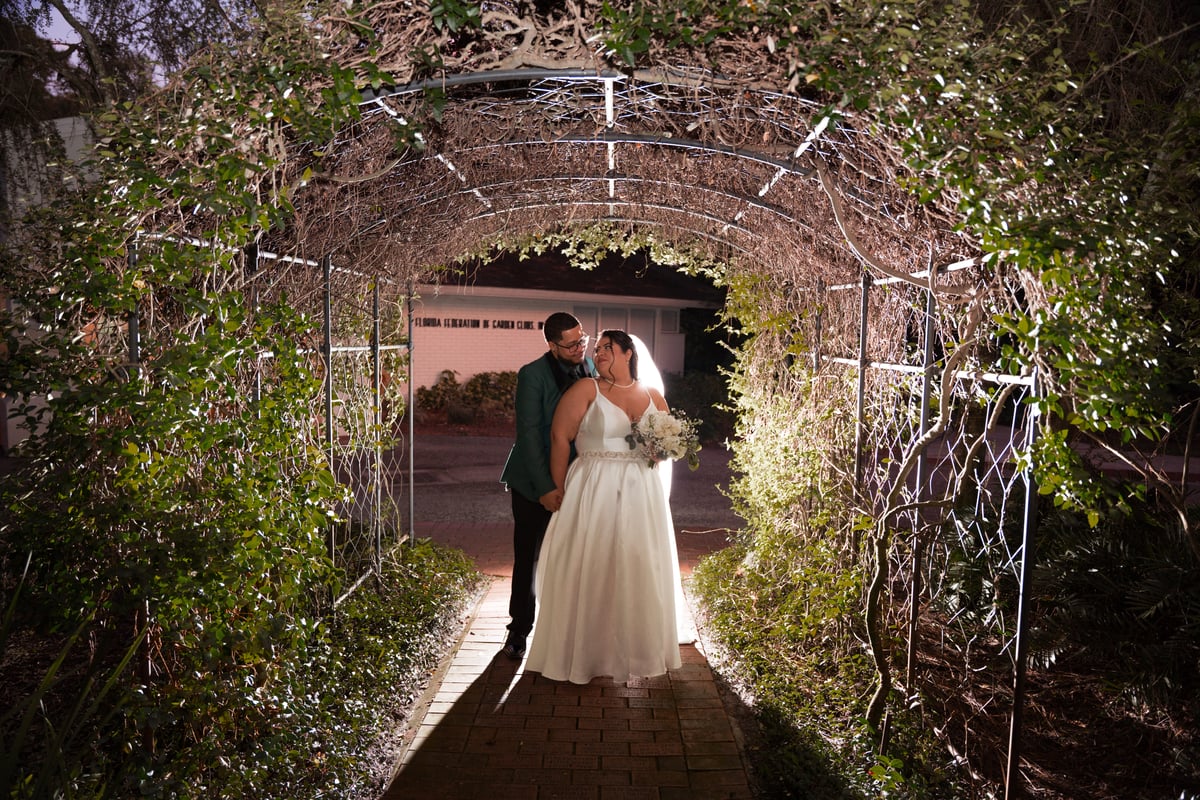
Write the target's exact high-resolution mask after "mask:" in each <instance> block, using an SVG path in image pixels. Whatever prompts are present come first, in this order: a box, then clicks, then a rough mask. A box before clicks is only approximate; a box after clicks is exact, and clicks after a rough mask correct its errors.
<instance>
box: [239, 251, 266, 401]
mask: <svg viewBox="0 0 1200 800" xmlns="http://www.w3.org/2000/svg"><path fill="white" fill-rule="evenodd" d="M244 258H245V259H246V261H245V264H244V267H243V271H244V273H245V275H246V280H249V281H252V283H251V284H250V311H251V313H253V314H254V315H255V316H257V315H258V299H259V298H258V242H251V243H250V244H249V245H247V246H246V250H245V255H244ZM262 360H263V354H262V353H255V354H254V388H253V390H252V400H253V401H254V405H255V406H257V405H258V404H259V402H260V401H261V400H262Z"/></svg>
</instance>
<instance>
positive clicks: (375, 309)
mask: <svg viewBox="0 0 1200 800" xmlns="http://www.w3.org/2000/svg"><path fill="white" fill-rule="evenodd" d="M379 346H380V342H379V280H378V279H376V281H375V286H374V290H373V291H372V293H371V374H372V380H373V382H374V385H373V387H372V389H373V391H372V394H373V396H374V398H375V399H374V418H375V437H374V441H375V453H374V459H375V464H374V473H375V474H374V475H373V476H372V485H373V486H374V490H373V492H372V496H373V502H374V504H375V513H374V514H373V515H372V516H373V518H374V519H373V522H372V527H374V529H375V531H374V533H375V559H374V561H375V574H377V575H378V574H379V573H380V571H381V570H382V568H383V487H382V486H381V485H380V484H381V482H382V480H383V376H382V374H381V373H382V370H383V364H382V362H381V360H380V357H379Z"/></svg>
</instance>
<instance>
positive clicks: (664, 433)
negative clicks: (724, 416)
mask: <svg viewBox="0 0 1200 800" xmlns="http://www.w3.org/2000/svg"><path fill="white" fill-rule="evenodd" d="M699 425H700V423H699V422H698V421H697V420H693V419H689V418H688V417H687V415H685V414H682V413H680V414H674V415H673V414H670V413H669V412H666V411H659V410H658V409H651V410H649V411H647V412H646V413H645V414H642V418H641V419H639V420H638V421H637V422H635V423H633V430H632V431H630V433H629V435H628V436H626V437H625V441H627V442H629V449H630V450H638V449H640V450H641V452H642V454H643V455H645V456H646V459H647V460H648V461H649V462H650V466H652V467H653V466H654V465H655V464H657V463H658V462H659V461H667V460H671V461H675V460H677V459H680V458H686V459H687V463H688V467H690V468H691V469H696V468H697V467H699V466H700V456H698V455H696V454H697V453H698V452H699V451H700V439H699V437H698V436H697V435H696V428H697V427H699Z"/></svg>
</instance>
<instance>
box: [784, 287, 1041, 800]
mask: <svg viewBox="0 0 1200 800" xmlns="http://www.w3.org/2000/svg"><path fill="white" fill-rule="evenodd" d="M964 266H966V265H965V264H962V265H952V266H951V267H950V268H951V269H954V268H962V267H964ZM912 277H913V278H914V279H917V280H919V279H920V278H922V277H928V273H926V274H925V275H913V276H912ZM898 283H899V282H898V281H895V280H892V279H880V280H878V281H875V280H872V279H871V277H870V276H869V275H867V274H865V273H864V277H863V280H862V281H861V282H859V283H857V284H840V285H835V286H817V287H815V289H812V290H809V291H812V292H813V293H814V294H816V295H819V298H818V299H817V301H816V302H815V303H814V305H816V306H817V307H818V308H820V307H821V306H822V302H823V299H824V298H827V297H828V295H829V294H830V293H855V292H857V293H858V297H857V300H858V302H857V306H858V322H859V323H860V324H859V325H858V326H857V327H858V330H857V331H856V332H855V335H854V337H852V338H843V339H841V340H840V344H839V345H838V346H839V347H844V346H845V345H846V344H848V343H851V342H853V343H854V344H856V345H857V355H855V356H853V357H852V356H835V355H829V354H826V353H825V352H824V351H825V349H826V344H827V343H826V342H825V341H824V340H825V339H826V338H828V337H829V334H830V331H829V330H828V328H827V327H825V326H824V325H823V319H822V316H823V315H822V314H821V313H819V312H818V313H817V314H815V315H813V316H812V317H811V318H810V320H809V327H808V329H807V330H804V331H799V332H798V333H799V334H801V335H805V336H806V337H807V338H806V341H807V343H808V345H809V356H810V358H811V362H810V363H811V365H812V369H813V372H814V374H819V373H820V372H821V371H822V370H824V369H829V368H840V369H850V370H853V371H855V372H856V373H857V386H856V390H855V398H854V399H855V406H856V410H855V416H854V426H855V452H854V455H855V458H856V463H855V467H854V473H855V476H856V480H857V491H858V493H859V494H860V496H862V497H864V498H875V508H876V511H877V512H880V511H882V510H883V508H882V505H883V504H882V503H881V500H882V498H884V497H885V496H886V495H888V493H889V492H890V491H891V490H893V489H899V491H900V494H901V495H902V497H903V501H902V503H901V504H900V505H901V508H902V509H903V513H900V514H897V515H896V524H895V527H897V528H900V529H906V530H907V531H908V532H909V536H910V540H909V546H908V548H907V555H906V557H905V558H902V553H901V552H900V551H893V555H892V559H893V564H892V567H891V574H893V575H894V576H896V581H894V583H893V585H894V586H895V585H904V584H906V585H907V598H906V600H905V601H904V602H899V603H896V604H895V605H894V606H893V610H892V620H893V622H892V623H891V624H892V625H894V626H895V628H896V629H903V630H906V631H907V637H908V642H907V653H906V662H907V666H906V672H905V679H904V681H903V685H904V686H905V687H906V688H907V691H908V693H909V694H913V693H915V692H916V690H917V688H918V687H919V686H920V684H921V675H920V674H919V669H918V664H917V657H916V654H917V643H918V641H919V640H920V637H921V635H922V612H923V609H925V608H927V607H929V606H931V605H937V606H939V607H941V608H952V607H953V603H954V602H955V598H953V597H951V596H950V595H951V594H952V588H951V586H949V585H948V583H949V581H948V580H947V578H946V569H945V567H946V566H947V565H948V564H952V563H954V561H955V560H956V559H961V558H968V559H974V560H975V562H976V564H977V565H978V568H979V569H981V570H983V571H984V572H985V573H986V574H987V577H986V580H987V581H988V582H989V583H990V584H991V585H993V586H997V587H1000V586H1006V585H1007V586H1015V587H1016V591H1017V597H1016V616H1017V618H1016V620H1007V619H1005V618H1004V617H1003V610H1004V609H1003V606H998V607H997V608H996V609H995V611H996V618H995V620H994V624H993V628H994V631H995V634H996V638H997V639H998V640H999V641H1000V642H1001V644H1000V646H999V648H998V651H997V653H996V655H998V654H1004V653H1006V654H1008V657H1009V659H1010V660H1011V664H1012V669H1013V683H1012V692H1013V693H1012V703H1011V719H1010V726H1009V744H1008V753H1007V758H1006V790H1005V791H1006V794H1005V796H1006V797H1009V796H1016V793H1017V792H1018V791H1019V789H1018V787H1019V785H1020V775H1019V772H1018V767H1019V762H1020V737H1021V727H1022V716H1023V705H1024V694H1025V675H1026V667H1027V662H1028V654H1029V636H1028V631H1029V609H1030V594H1031V589H1032V568H1033V563H1034V556H1035V550H1034V543H1035V538H1036V515H1037V494H1038V493H1037V487H1036V484H1035V482H1034V478H1033V472H1032V465H1031V463H1030V461H1029V459H1028V458H1027V457H1025V454H1027V453H1028V452H1029V451H1030V450H1031V449H1032V448H1033V445H1034V443H1035V441H1036V436H1037V417H1036V411H1035V407H1034V406H1033V405H1032V403H1031V401H1032V400H1033V399H1034V395H1035V392H1036V390H1037V379H1036V375H1035V374H1028V375H1011V374H1004V373H1002V372H997V371H987V370H983V369H975V370H969V369H951V370H947V371H945V372H941V373H940V372H939V369H942V370H944V369H945V362H946V359H945V356H944V355H941V356H940V355H939V354H938V353H939V350H940V348H941V347H942V346H944V345H945V344H946V342H945V341H944V339H943V338H942V336H941V334H939V332H938V331H937V329H936V324H937V308H936V301H935V298H934V295H933V293H932V292H931V291H930V290H928V289H922V288H919V287H917V286H915V285H913V284H911V283H909V284H903V285H902V287H903V290H907V291H909V292H910V294H911V297H912V299H911V301H910V302H909V304H908V308H909V309H910V311H911V317H912V322H913V323H915V324H916V328H917V330H916V331H915V333H916V337H915V338H916V342H915V343H914V344H915V346H914V347H912V348H911V349H910V353H911V356H912V358H913V361H909V362H888V361H881V360H875V359H873V358H872V357H871V342H870V338H869V335H868V331H869V329H870V325H869V324H868V320H869V319H870V315H871V309H872V303H871V297H872V293H873V292H877V291H879V290H881V289H884V288H886V287H887V285H888V284H893V285H895V284H898ZM848 305H849V304H848ZM910 332H912V331H910ZM943 382H945V384H944V385H943ZM937 389H942V391H943V394H942V396H941V398H935V397H934V396H933V395H934V392H935V390H937ZM946 399H952V400H953V403H954V404H953V406H952V407H945V406H943V405H942V403H943V402H945V400H946ZM937 414H940V415H941V418H942V419H941V420H940V421H939V424H938V425H937V426H936V428H937V429H936V430H935V426H934V425H933V417H934V416H935V415H937ZM910 455H912V456H915V458H916V463H915V469H913V470H912V471H911V472H909V473H908V474H907V475H905V476H900V475H898V471H897V468H898V464H899V463H900V462H902V461H903V460H904V459H905V458H906V457H907V456H910ZM897 481H902V484H900V485H897V483H896V482H897ZM868 502H869V501H868ZM996 554H1000V557H999V558H996V557H995V555H996ZM935 566H936V567H937V568H935ZM957 618H958V615H957V614H953V613H951V614H948V615H946V617H945V624H948V625H954V624H956V623H957ZM1010 793H1011V794H1010Z"/></svg>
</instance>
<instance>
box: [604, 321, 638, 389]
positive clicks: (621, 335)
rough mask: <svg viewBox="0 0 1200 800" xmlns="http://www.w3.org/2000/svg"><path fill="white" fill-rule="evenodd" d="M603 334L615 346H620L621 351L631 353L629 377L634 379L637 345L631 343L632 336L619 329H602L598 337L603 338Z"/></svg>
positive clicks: (635, 375) (635, 376)
mask: <svg viewBox="0 0 1200 800" xmlns="http://www.w3.org/2000/svg"><path fill="white" fill-rule="evenodd" d="M605 336H607V337H608V340H609V341H610V342H612V343H613V344H615V345H616V346H617V347H620V348H621V352H622V353H633V355H632V356H631V357H630V358H629V377H630V378H632V379H633V380H635V381H636V380H637V347H635V346H634V344H633V337H632V336H630V335H629V334H628V333H626V332H625V331H619V330H611V331H602V332H601V333H600V338H601V339H603V338H604V337H605Z"/></svg>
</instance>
